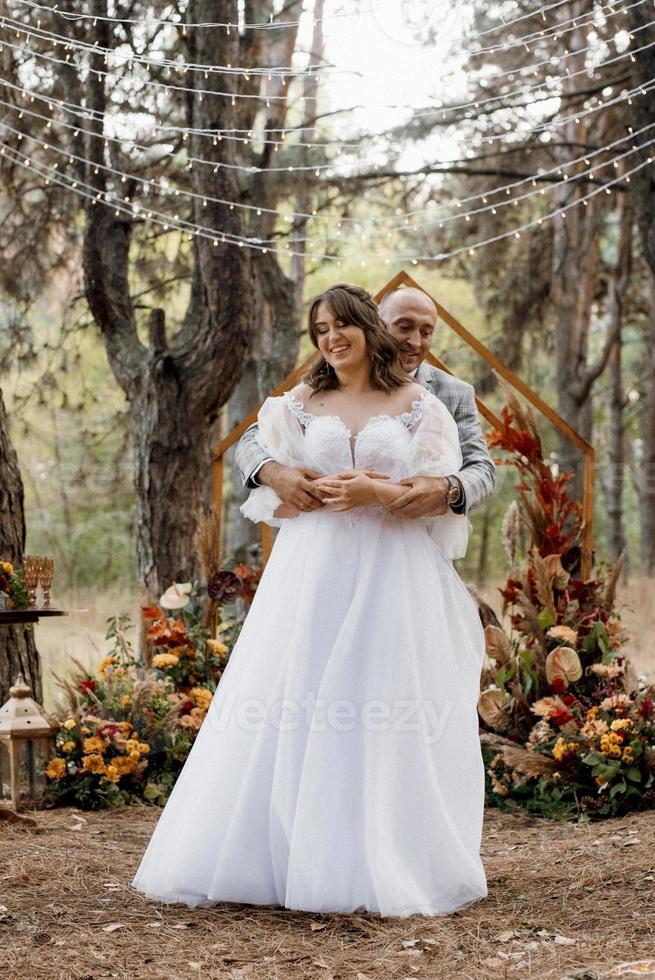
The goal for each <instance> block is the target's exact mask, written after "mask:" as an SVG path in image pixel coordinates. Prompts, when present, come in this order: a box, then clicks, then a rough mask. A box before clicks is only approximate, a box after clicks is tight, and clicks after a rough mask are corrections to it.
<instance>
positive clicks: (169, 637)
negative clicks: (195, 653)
mask: <svg viewBox="0 0 655 980" xmlns="http://www.w3.org/2000/svg"><path fill="white" fill-rule="evenodd" d="M147 635H148V636H149V637H150V639H151V640H152V642H153V643H154V645H155V646H157V647H178V646H181V645H182V644H183V643H184V642H185V641H186V638H187V631H186V626H185V625H184V623H183V622H182V620H181V619H175V620H170V619H167V618H166V617H165V616H163V615H162V614H161V612H160V613H159V618H158V619H157V620H156V621H155V622H154V623H153V624H152V626H149V627H148V631H147Z"/></svg>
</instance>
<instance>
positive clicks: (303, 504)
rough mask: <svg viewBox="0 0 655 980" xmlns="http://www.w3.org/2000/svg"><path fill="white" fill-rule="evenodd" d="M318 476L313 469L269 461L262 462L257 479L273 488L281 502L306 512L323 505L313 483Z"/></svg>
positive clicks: (321, 496)
mask: <svg viewBox="0 0 655 980" xmlns="http://www.w3.org/2000/svg"><path fill="white" fill-rule="evenodd" d="M320 476H321V474H320V473H316V472H315V471H314V470H307V469H302V468H299V467H296V466H283V465H282V464H281V463H274V462H269V463H264V465H263V466H262V468H261V469H260V471H259V473H258V474H257V479H258V481H259V483H261V484H264V485H265V486H268V487H271V489H272V490H275V492H276V494H277V495H278V497H279V498H280V500H281V501H282V502H283V503H285V504H288V505H289V506H290V507H295V508H296V509H297V510H300V511H303V513H305V514H307V513H309V512H310V511H312V510H318V509H319V507H323V506H324V505H325V503H324V500H323V495H322V494H321V492H320V490H319V488H318V487H317V486H316V484H315V483H314V481H315V480H317V479H318V478H319V477H320Z"/></svg>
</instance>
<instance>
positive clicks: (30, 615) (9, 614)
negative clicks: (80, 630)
mask: <svg viewBox="0 0 655 980" xmlns="http://www.w3.org/2000/svg"><path fill="white" fill-rule="evenodd" d="M41 616H68V611H67V610H66V609H53V608H51V607H50V606H30V607H29V609H0V626H13V625H14V624H15V623H37V622H38V621H39V619H40V617H41Z"/></svg>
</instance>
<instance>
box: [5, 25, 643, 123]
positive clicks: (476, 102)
mask: <svg viewBox="0 0 655 980" xmlns="http://www.w3.org/2000/svg"><path fill="white" fill-rule="evenodd" d="M4 20H5V21H6V20H10V18H6V17H5V18H4ZM14 24H18V22H12V25H11V29H12V30H15V31H16V33H17V34H18V33H20V34H24V35H26V37H28V39H29V37H31V36H33V37H36V38H37V39H41V38H40V35H34V34H32V33H31V32H30V31H29V30H28V29H27V28H25V27H22V26H14ZM653 24H655V20H652V21H649V22H648V23H646V24H644V25H641V26H640V27H637V28H635V29H634V30H633V31H631V36H632V37H634V35H636V34H638V33H640V32H641V31H644V30H647V29H648V28H650V27H652V26H653ZM3 43H4V44H6V45H7V47H9V48H12V49H13V50H16V51H20V52H22V53H23V54H29V55H31V56H33V57H37V58H41V59H42V60H45V61H48V62H51V63H54V64H60V65H65V66H70V61H69V56H68V55H67V58H66V60H65V61H62V60H61V59H59V58H54V57H52V56H51V55H48V54H45V53H44V52H42V51H35V50H33V49H32V48H29V47H28V48H25V47H24V46H22V45H18V44H12V43H11V42H10V41H5V42H3ZM61 43H62V44H64V43H65V44H66V46H68V47H71V48H74V44H73V43H72V42H68V41H66V39H65V38H64V39H61ZM653 45H655V42H651V43H649V44H646V45H643V46H642V47H641V48H637V49H636V50H633V51H629V50H627V51H625V52H623V53H622V54H620V55H618V56H617V57H615V58H612V59H608V60H607V61H605V62H601V63H599V65H597V66H596V67H595V69H594V70H598V69H599V68H601V67H604V66H607V65H611V64H615V63H617V62H618V61H622V60H623V59H624V58H634V55H635V54H638V53H639V52H640V51H643V50H647V49H648V48H650V47H652V46H653ZM596 47H597V45H596V44H590V45H588V46H587V47H585V48H580V49H578V50H575V51H567V52H566V54H564V55H561V56H560V57H559V59H558V61H564V60H566V59H567V58H572V57H578V56H579V55H581V54H584V53H586V52H588V51H590V50H592V49H595V48H596ZM85 50H86V49H85ZM109 50H110V49H107V51H109ZM105 63H106V64H107V63H108V62H107V58H106V57H105ZM546 66H551V59H550V58H547V59H545V60H544V61H541V62H537V63H536V64H531V65H526V66H523V67H520V68H516V69H510V70H507V71H503V72H497V73H495V74H492V75H490V76H488V77H487V78H486V79H485V81H486V82H487V83H489V82H496V83H497V82H499V81H501V80H502V79H504V78H509V77H514V76H516V75H521V74H522V73H523V72H526V71H530V72H532V74H533V75H536V74H538V69H539V68H543V67H546ZM178 69H179V70H181V71H182V73H183V74H186V73H187V72H188V70H189V69H190V66H189V65H186V64H184V65H181V66H178ZM88 70H89V71H90V72H92V73H93V74H95V75H97V76H98V77H112V73H111V72H109V71H104V70H103V69H99V68H89V69H88ZM244 70H245V69H238V71H239V72H241V73H242V72H243V71H244ZM588 71H589V69H588V68H586V67H585V68H582V69H580V70H578V71H577V72H566V73H565V75H556V76H552V75H551V76H550V78H549V80H548V83H549V84H552V82H553V81H554V80H555V79H557V80H562V79H563V78H564V77H566V78H567V79H570V78H574V77H577V76H578V75H581V74H587V73H588ZM140 82H141V84H143V85H146V86H149V87H154V88H156V89H160V88H164V89H166V90H172V91H176V92H183V93H185V94H195V95H197V96H198V97H201V96H209V95H213V96H215V97H217V98H229V99H230V100H231V101H232V104H233V105H234V104H235V100H236V99H245V100H250V101H252V100H255V101H260V102H261V101H264V102H266V103H267V104H268V102H269V101H270V100H273V101H286V100H287V95H286V94H283V95H269V94H265V95H259V94H252V93H234V92H223V91H220V92H217V91H213V90H211V89H201V88H195V87H193V88H189V87H187V86H182V85H170V84H167V83H164V82H156V81H152V80H151V79H140ZM542 84H545V82H540V83H535V84H533V85H532V86H531V87H528V88H522V89H518V90H515V91H514V92H511V93H504V94H503V95H494V96H489V97H488V98H486V99H473V100H471V101H469V102H463V103H458V104H456V105H450V106H445V107H444V106H440V107H435V111H440V112H441V113H442V118H445V116H446V113H447V112H451V113H452V112H455V111H458V112H459V111H461V110H462V109H468V108H476V109H479V108H481V107H483V106H486V105H488V104H490V103H492V102H502V100H503V99H507V98H510V97H513V96H514V95H521V94H524V93H528V92H530V91H534V90H535V89H538V88H541V86H542ZM544 97H545V98H554V97H556V95H555V94H553V93H551V94H550V95H547V96H544ZM309 98H311V99H312V100H313V101H316V100H318V98H319V96H318V95H312V96H309ZM371 108H377V109H392V108H395V107H393V106H388V105H387V106H377V107H371ZM344 111H347V110H344ZM417 116H418V114H415V116H414V118H416V117H417Z"/></svg>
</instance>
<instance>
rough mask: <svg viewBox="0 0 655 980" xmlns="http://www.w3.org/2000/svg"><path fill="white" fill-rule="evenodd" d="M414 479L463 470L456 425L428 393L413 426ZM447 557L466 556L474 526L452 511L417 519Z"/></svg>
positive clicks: (443, 407)
mask: <svg viewBox="0 0 655 980" xmlns="http://www.w3.org/2000/svg"><path fill="white" fill-rule="evenodd" d="M409 468H410V475H411V476H449V475H450V474H452V473H457V472H459V470H460V469H461V468H462V450H461V448H460V444H459V433H458V429H457V423H456V422H455V419H454V418H453V417H452V415H451V414H450V412H449V411H448V409H447V408H446V406H445V405H444V403H443V402H442V401H441V400H440V399H439V398H437V396H436V395H433V394H432V392H426V394H425V395H424V396H423V397H422V398H421V399H420V401H419V402H418V403H417V421H416V422H415V424H414V425H413V427H412V442H411V446H410V461H409ZM418 520H421V521H423V523H425V524H426V526H427V528H428V531H429V533H430V536H431V537H432V539H433V540H434V541H435V542H436V543H437V544H438V545H439V546H440V547H441V548H442V550H443V551H444V553H445V555H446V557H447V558H451V559H453V558H463V557H464V555H465V554H466V548H467V545H468V537H469V532H470V530H471V523H470V521H469V519H468V518H467V517H466V515H465V514H455V513H454V512H453V511H452V510H450V509H449V510H448V511H446V513H445V514H440V515H439V516H438V517H424V518H418Z"/></svg>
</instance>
